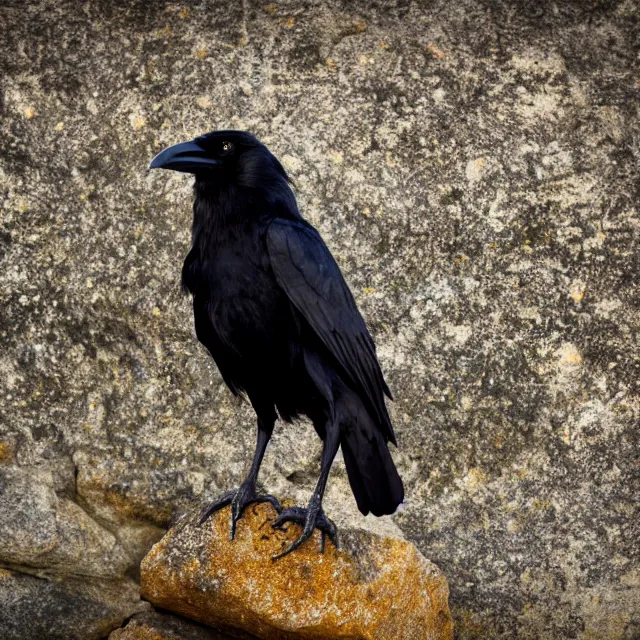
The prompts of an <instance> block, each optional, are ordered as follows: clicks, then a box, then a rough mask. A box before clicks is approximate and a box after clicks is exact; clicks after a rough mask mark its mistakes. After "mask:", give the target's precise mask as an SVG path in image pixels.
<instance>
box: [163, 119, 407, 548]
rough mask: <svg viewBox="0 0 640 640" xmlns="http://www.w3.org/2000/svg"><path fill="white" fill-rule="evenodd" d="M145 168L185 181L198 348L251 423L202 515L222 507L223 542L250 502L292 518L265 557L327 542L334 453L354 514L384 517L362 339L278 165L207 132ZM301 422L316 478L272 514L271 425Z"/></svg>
mask: <svg viewBox="0 0 640 640" xmlns="http://www.w3.org/2000/svg"><path fill="white" fill-rule="evenodd" d="M150 168H151V169H156V168H158V169H160V168H161V169H173V170H174V171H181V172H184V173H191V174H194V175H195V185H194V192H195V201H194V205H193V233H192V244H191V250H190V251H189V254H188V255H187V257H186V259H185V261H184V265H183V267H182V284H183V287H184V288H185V289H186V290H187V291H188V292H190V293H191V294H192V295H193V313H194V318H195V329H196V335H197V337H198V340H199V341H200V342H202V344H203V345H204V346H205V347H206V348H207V349H208V350H209V353H210V354H211V356H212V357H213V359H214V360H215V362H216V364H217V366H218V368H219V370H220V373H221V374H222V377H223V378H224V381H225V382H226V384H227V386H228V387H229V389H230V390H231V391H232V393H234V394H235V395H239V394H246V395H247V396H248V397H249V400H250V402H251V404H252V406H253V408H254V410H255V412H256V414H257V418H258V440H257V445H256V451H255V454H254V457H253V463H252V465H251V470H250V472H249V475H248V476H247V478H246V480H245V481H244V482H243V483H242V484H241V485H240V487H239V488H238V489H237V490H235V491H231V492H229V493H227V494H225V495H223V496H222V497H221V498H220V499H219V500H217V501H216V502H214V503H213V504H211V505H209V506H208V507H207V508H206V509H205V510H204V511H203V513H202V517H201V522H203V521H204V520H206V519H207V518H208V517H209V516H210V515H211V514H212V513H214V512H215V511H217V510H218V509H221V508H222V507H224V506H226V505H229V504H230V505H231V538H232V539H233V537H234V535H235V527H236V522H237V521H238V520H239V519H240V517H241V516H242V513H243V511H244V509H245V508H246V506H247V505H248V504H250V503H252V502H270V503H271V504H272V505H273V506H274V507H275V508H276V510H277V512H278V513H279V516H278V518H277V519H276V521H275V522H274V526H282V525H283V523H285V522H297V523H299V524H301V525H302V526H303V533H302V535H301V536H300V537H299V538H298V539H297V540H296V541H295V542H294V543H293V544H292V545H291V546H290V547H289V548H288V549H286V550H285V551H284V552H282V553H280V554H278V555H277V556H275V557H276V558H278V557H281V556H283V555H286V554H287V553H290V552H291V551H293V550H294V549H296V548H297V547H299V546H300V545H301V544H302V543H303V542H304V541H305V540H307V539H308V538H309V537H310V536H311V534H312V533H313V530H314V528H318V529H320V531H321V532H322V548H323V549H324V542H325V537H326V536H328V537H329V538H330V539H331V540H332V541H333V543H334V544H336V528H335V525H334V524H333V523H332V522H331V521H330V520H329V519H328V518H327V517H326V516H325V514H324V512H323V510H322V496H323V494H324V490H325V486H326V484H327V478H328V476H329V471H330V468H331V465H332V463H333V459H334V457H335V455H336V453H337V451H338V447H340V446H341V447H342V452H343V456H344V461H345V466H346V469H347V474H348V477H349V482H350V484H351V489H352V490H353V494H354V496H355V498H356V502H357V504H358V508H359V509H360V511H361V512H362V513H363V514H365V515H366V514H368V513H369V512H371V513H373V514H374V515H376V516H381V515H384V514H390V513H393V512H394V511H395V510H396V508H397V507H398V505H399V504H400V503H401V502H402V500H403V497H404V490H403V486H402V480H401V479H400V476H399V475H398V472H397V470H396V468H395V466H394V464H393V460H392V459H391V455H390V453H389V449H388V447H387V443H388V442H389V441H391V442H393V443H394V444H396V439H395V436H394V434H393V427H392V426H391V420H390V419H389V414H388V413H387V408H386V406H385V400H384V396H385V395H386V396H387V397H389V398H391V393H390V391H389V388H388V387H387V384H386V383H385V381H384V378H383V376H382V371H381V370H380V365H379V364H378V360H377V357H376V351H375V345H374V343H373V339H372V338H371V335H370V334H369V331H368V330H367V327H366V325H365V323H364V320H363V319H362V316H361V315H360V313H359V311H358V309H357V307H356V304H355V301H354V299H353V296H352V295H351V291H350V290H349V287H348V286H347V284H346V282H345V281H344V278H343V277H342V273H341V272H340V268H339V267H338V265H337V264H336V261H335V260H334V259H333V256H332V255H331V253H330V252H329V249H327V246H326V245H325V243H324V242H323V240H322V238H321V237H320V234H319V233H318V232H317V231H316V229H314V227H312V226H311V225H310V224H309V223H308V222H306V221H305V220H304V219H303V218H302V216H301V215H300V213H299V211H298V206H297V203H296V199H295V197H294V195H293V192H292V190H291V188H290V180H289V178H288V176H287V173H286V172H285V170H284V168H283V167H282V165H281V164H280V162H279V161H278V160H277V158H276V157H275V156H274V155H273V154H272V153H271V152H270V151H269V150H268V149H267V147H266V146H265V145H264V144H262V143H261V142H260V141H259V140H258V139H257V138H255V137H254V136H253V135H251V134H250V133H246V132H243V131H215V132H212V133H209V134H206V135H203V136H200V137H198V138H196V139H195V140H193V141H191V142H185V143H182V144H177V145H175V146H172V147H169V148H168V149H165V150H164V151H162V152H161V153H159V154H158V155H157V156H156V157H155V158H154V159H153V160H152V162H151V165H150ZM301 415H306V416H308V417H309V418H310V420H311V421H312V422H313V426H314V427H315V430H316V432H317V433H318V435H319V436H320V438H322V440H323V450H322V462H321V470H320V478H319V480H318V484H317V485H316V488H315V491H314V492H313V496H312V497H311V500H310V501H309V506H308V507H307V509H302V508H300V507H291V508H287V509H282V508H281V506H280V504H279V502H278V501H277V500H276V498H274V497H273V496H270V495H258V494H257V493H256V478H257V475H258V471H259V469H260V464H261V462H262V458H263V456H264V452H265V448H266V446H267V443H268V441H269V439H270V438H271V434H272V432H273V427H274V424H275V421H276V418H277V417H278V416H279V417H280V418H281V419H282V420H284V421H285V422H291V421H292V420H293V419H295V418H296V417H298V416H301Z"/></svg>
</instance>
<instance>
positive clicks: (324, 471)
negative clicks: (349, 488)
mask: <svg viewBox="0 0 640 640" xmlns="http://www.w3.org/2000/svg"><path fill="white" fill-rule="evenodd" d="M339 446H340V438H339V431H338V427H337V425H334V424H330V423H327V426H326V437H325V439H324V444H323V447H322V462H321V465H320V477H319V478H318V484H317V485H316V488H315V490H314V492H313V495H312V496H311V500H309V505H308V506H307V508H306V509H303V508H302V507H288V508H286V509H284V510H283V511H282V512H281V513H280V515H279V516H278V518H277V519H276V521H275V522H274V523H273V524H272V526H273V527H277V528H282V525H283V524H284V523H285V522H297V523H298V524H300V525H302V527H303V529H302V535H301V536H300V537H299V538H298V539H297V540H296V541H295V542H293V543H292V544H291V545H290V546H289V548H288V549H285V550H284V551H283V552H282V553H279V554H277V555H275V556H273V559H274V560H277V559H278V558H282V557H283V556H286V555H287V554H288V553H291V552H292V551H295V549H297V548H298V547H299V546H300V545H301V544H302V543H303V542H305V541H306V540H308V539H309V538H310V537H311V534H312V533H313V530H314V529H320V531H321V532H322V540H321V548H320V550H321V551H322V552H324V546H325V539H326V538H327V537H328V538H329V540H331V542H333V544H334V546H335V547H337V546H338V537H337V534H338V532H337V529H336V526H335V524H333V522H331V520H329V518H327V516H326V515H325V514H324V511H323V510H322V497H323V495H324V490H325V488H326V486H327V479H328V478H329V472H330V471H331V465H332V464H333V459H334V458H335V457H336V453H338V447H339Z"/></svg>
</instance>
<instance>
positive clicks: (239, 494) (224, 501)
mask: <svg viewBox="0 0 640 640" xmlns="http://www.w3.org/2000/svg"><path fill="white" fill-rule="evenodd" d="M272 432H273V422H271V423H267V422H264V421H262V420H260V419H259V420H258V441H257V443H256V452H255V454H254V456H253V462H252V463H251V470H250V471H249V475H248V476H247V477H246V479H245V480H244V482H243V483H242V484H241V485H240V486H239V487H238V489H236V490H233V491H229V492H228V493H225V494H224V495H223V496H222V497H220V498H219V499H218V500H216V501H215V502H212V503H211V504H210V505H209V506H207V507H206V508H205V509H204V510H203V511H202V514H201V515H200V524H202V523H203V522H204V521H205V520H206V519H207V518H209V517H210V516H211V515H212V514H214V513H215V512H216V511H219V510H220V509H222V508H223V507H226V506H227V505H231V531H230V537H231V540H233V538H234V537H235V535H236V523H237V522H238V520H240V518H241V517H242V514H243V512H244V510H245V509H246V508H247V506H248V505H250V504H251V503H254V502H268V503H269V504H271V505H273V508H274V509H275V510H276V511H277V512H278V513H280V512H281V511H282V507H281V506H280V503H279V502H278V499H277V498H275V497H274V496H271V495H267V494H265V495H258V494H257V493H256V478H257V477H258V471H260V465H261V464H262V458H263V457H264V452H265V449H266V448H267V443H268V442H269V439H270V438H271V433H272Z"/></svg>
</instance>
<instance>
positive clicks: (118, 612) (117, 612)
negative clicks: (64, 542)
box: [0, 569, 148, 640]
mask: <svg viewBox="0 0 640 640" xmlns="http://www.w3.org/2000/svg"><path fill="white" fill-rule="evenodd" d="M145 605H146V606H147V607H148V605H147V604H146V603H143V602H141V601H140V598H139V589H138V586H137V585H136V583H135V582H133V580H128V579H121V580H101V579H97V578H96V579H93V580H90V581H89V580H80V579H77V578H71V577H69V576H67V577H65V579H64V580H61V579H57V580H56V579H42V578H37V577H35V576H31V575H26V574H24V573H21V572H12V571H7V570H6V569H0V638H2V640H44V639H46V640H98V639H99V638H104V637H105V636H106V635H108V634H109V632H110V631H111V630H112V629H114V628H115V627H117V626H119V625H120V624H121V622H122V621H123V620H124V619H125V618H128V617H129V616H131V615H132V614H134V613H136V612H139V611H142V610H144V609H145Z"/></svg>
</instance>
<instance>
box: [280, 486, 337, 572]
mask: <svg viewBox="0 0 640 640" xmlns="http://www.w3.org/2000/svg"><path fill="white" fill-rule="evenodd" d="M285 522H295V523H297V524H299V525H302V535H301V536H300V537H299V538H298V539H297V540H295V541H294V542H293V543H292V544H291V545H290V546H289V547H288V548H287V549H285V550H284V551H282V552H281V553H278V554H277V555H275V556H273V560H277V559H278V558H282V557H283V556H286V555H287V554H288V553H291V552H292V551H295V550H296V549H297V548H298V547H299V546H300V545H301V544H302V543H303V542H305V541H307V540H308V539H309V538H310V537H311V535H312V534H313V530H314V529H319V530H320V532H321V534H322V536H321V541H320V551H321V553H324V546H325V542H326V539H327V538H329V540H331V542H333V546H334V547H336V549H337V548H338V530H337V529H336V525H335V524H333V522H331V520H329V518H327V516H326V515H325V513H324V511H323V510H322V504H321V502H320V500H319V499H317V498H315V497H314V498H311V501H310V502H309V506H308V508H307V509H303V508H302V507H287V508H286V509H283V510H282V512H281V513H280V515H279V516H278V517H277V518H276V520H275V522H274V523H273V524H272V525H271V526H272V527H274V528H277V529H282V528H283V526H282V525H283V524H284V523H285Z"/></svg>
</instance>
